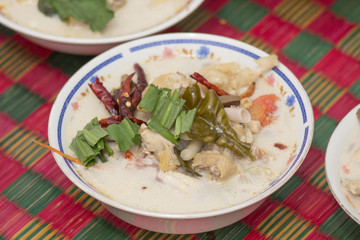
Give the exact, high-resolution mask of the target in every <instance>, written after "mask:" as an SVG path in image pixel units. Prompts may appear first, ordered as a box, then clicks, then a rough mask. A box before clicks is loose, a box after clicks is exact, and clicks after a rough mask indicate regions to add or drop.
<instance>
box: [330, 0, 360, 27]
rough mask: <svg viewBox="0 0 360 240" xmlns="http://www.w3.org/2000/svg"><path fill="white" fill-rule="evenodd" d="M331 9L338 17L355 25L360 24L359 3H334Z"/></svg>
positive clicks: (345, 0) (349, 0) (347, 0)
mask: <svg viewBox="0 0 360 240" xmlns="http://www.w3.org/2000/svg"><path fill="white" fill-rule="evenodd" d="M330 9H331V10H332V11H334V12H335V13H336V14H337V15H339V16H341V17H344V18H345V19H347V20H349V21H352V22H354V23H360V4H359V1H356V0H355V1H354V0H341V1H334V3H333V4H332V5H331V7H330Z"/></svg>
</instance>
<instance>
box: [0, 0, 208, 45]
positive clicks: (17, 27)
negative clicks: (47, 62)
mask: <svg viewBox="0 0 360 240" xmlns="http://www.w3.org/2000/svg"><path fill="white" fill-rule="evenodd" d="M203 2H204V0H191V2H189V3H188V5H187V6H185V8H184V9H182V10H181V11H180V12H178V13H176V14H175V15H174V16H172V17H171V18H169V19H167V20H165V21H163V22H161V23H160V24H158V25H155V26H153V27H150V28H148V29H144V30H141V31H139V32H135V33H131V34H127V35H123V36H114V37H106V38H74V37H63V36H57V35H52V34H48V33H44V32H40V31H36V30H34V29H31V28H28V27H25V26H23V25H21V24H18V23H16V22H14V21H12V20H11V19H9V18H7V17H6V16H4V15H3V14H0V23H1V24H3V25H4V26H6V27H8V28H10V29H11V30H13V31H15V32H18V33H20V34H24V35H26V36H31V37H34V38H37V39H41V40H46V41H50V42H57V43H63V44H74V45H103V44H115V43H122V42H126V41H129V40H133V39H137V38H141V37H145V36H150V35H152V34H155V33H158V32H161V31H163V30H166V29H168V28H170V27H171V26H173V25H175V24H177V23H178V22H180V21H182V20H184V19H185V18H186V17H187V16H189V15H190V14H191V13H193V12H194V11H195V10H196V9H197V8H198V7H199V6H200V5H201V4H202V3H203Z"/></svg>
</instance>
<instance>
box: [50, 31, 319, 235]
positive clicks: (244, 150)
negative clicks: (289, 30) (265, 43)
mask: <svg viewBox="0 0 360 240" xmlns="http://www.w3.org/2000/svg"><path fill="white" fill-rule="evenodd" d="M313 131H314V119H313V113H312V108H311V104H310V101H309V99H308V96H307V95H306V92H305V91H304V89H303V87H302V86H301V84H300V82H299V81H298V80H297V78H296V77H295V76H294V75H293V74H292V73H291V72H290V71H289V70H288V69H287V68H286V67H285V66H284V65H282V64H281V63H280V62H279V61H278V59H277V56H276V55H268V54H266V53H265V52H263V51H261V50H259V49H257V48H255V47H253V46H250V45H248V44H246V43H243V42H240V41H237V40H234V39H230V38H225V37H221V36H215V35H209V34H195V33H171V34H162V35H156V36H152V37H147V38H144V39H138V40H134V41H131V42H128V43H125V44H122V45H119V46H117V47H114V48H112V49H110V50H108V51H106V52H105V53H103V54H101V55H99V56H97V57H95V58H94V59H93V60H91V61H90V62H89V63H87V64H86V65H85V66H83V67H82V68H81V69H80V70H79V71H78V72H77V73H75V74H74V75H73V76H72V77H71V78H70V80H69V81H68V82H67V83H66V84H65V86H64V87H63V89H62V90H61V91H60V93H59V95H58V96H57V99H56V101H55V103H54V105H53V107H52V110H51V114H50V119H49V126H48V132H49V143H50V146H51V147H53V148H55V149H57V150H59V151H61V152H62V153H64V154H67V155H66V156H65V157H64V156H60V155H58V154H56V153H53V155H54V158H55V160H56V163H57V164H58V165H59V167H60V168H61V170H62V171H63V172H64V174H65V175H66V176H67V177H68V178H69V179H70V180H71V181H72V182H73V183H74V184H75V185H76V186H78V187H79V188H80V189H82V190H83V191H84V192H86V193H87V194H89V195H91V196H92V197H94V198H96V199H97V200H99V201H101V202H102V203H103V204H104V205H105V206H106V208H107V209H108V210H109V211H110V212H112V213H113V214H114V215H116V216H117V217H119V218H121V219H122V220H124V221H126V222H128V223H130V224H133V225H135V226H138V227H141V228H144V229H148V230H152V231H157V232H163V233H176V234H187V233H199V232H206V231H210V230H214V229H218V228H221V227H224V226H227V225H229V224H232V223H234V222H236V221H239V220H240V219H242V218H244V217H245V216H247V215H248V214H250V213H251V212H253V211H254V210H255V209H256V208H257V207H259V206H260V205H261V203H262V202H263V201H264V200H265V199H266V197H268V196H269V195H271V194H272V193H273V192H275V191H276V190H277V189H279V188H280V187H281V186H282V185H284V184H285V183H286V182H287V181H288V180H289V179H290V178H291V176H292V175H293V174H294V173H295V172H296V170H297V169H298V168H299V166H300V165H301V163H302V162H303V160H304V158H305V156H306V154H307V152H308V150H309V147H310V144H311V141H312V136H313ZM85 132H86V133H85ZM90 132H93V133H90ZM88 134H89V135H88ZM90 139H92V140H90ZM88 140H89V141H90V142H91V143H89V142H88ZM84 149H85V150H84ZM86 149H87V150H86ZM91 149H92V150H91ZM69 159H72V161H70V160H69Z"/></svg>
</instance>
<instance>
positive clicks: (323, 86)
mask: <svg viewBox="0 0 360 240" xmlns="http://www.w3.org/2000/svg"><path fill="white" fill-rule="evenodd" d="M300 81H301V83H302V84H303V86H304V88H305V90H306V92H307V94H308V95H309V98H310V101H311V103H312V105H315V106H317V107H318V108H319V109H321V110H322V111H325V110H326V109H327V108H329V107H330V106H331V105H332V104H331V103H333V102H334V101H335V100H337V99H339V98H340V97H341V96H342V93H343V92H344V90H343V89H341V88H339V87H338V86H337V85H336V84H335V83H334V82H333V81H331V80H329V79H327V78H326V76H325V75H323V74H321V73H318V72H314V71H311V70H310V71H309V72H307V73H306V74H305V75H304V76H303V77H301V80H300Z"/></svg>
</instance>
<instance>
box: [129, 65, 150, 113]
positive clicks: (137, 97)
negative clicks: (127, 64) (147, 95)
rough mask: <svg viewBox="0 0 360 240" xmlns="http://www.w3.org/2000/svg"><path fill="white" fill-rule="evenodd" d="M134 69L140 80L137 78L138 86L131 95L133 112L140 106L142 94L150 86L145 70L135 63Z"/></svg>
mask: <svg viewBox="0 0 360 240" xmlns="http://www.w3.org/2000/svg"><path fill="white" fill-rule="evenodd" d="M134 69H135V72H136V74H137V76H138V78H137V84H136V87H135V90H134V92H133V93H132V94H131V105H132V108H133V111H135V109H136V107H137V106H138V105H139V103H140V101H141V95H142V92H143V91H144V89H145V88H146V87H147V86H148V83H147V81H146V77H145V73H144V70H143V69H142V68H141V67H140V65H139V64H137V63H135V64H134Z"/></svg>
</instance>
